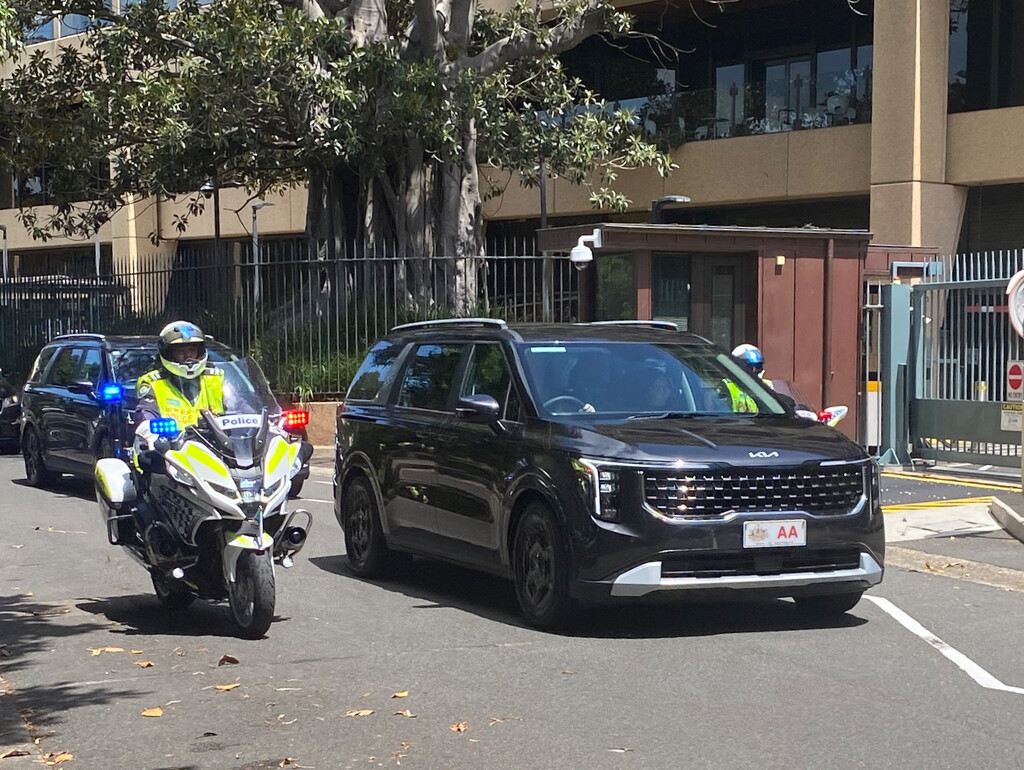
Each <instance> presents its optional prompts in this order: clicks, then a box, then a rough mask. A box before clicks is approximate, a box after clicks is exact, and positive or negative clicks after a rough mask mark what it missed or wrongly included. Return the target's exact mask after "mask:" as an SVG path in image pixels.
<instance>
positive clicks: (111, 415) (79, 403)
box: [21, 334, 313, 496]
mask: <svg viewBox="0 0 1024 770" xmlns="http://www.w3.org/2000/svg"><path fill="white" fill-rule="evenodd" d="M207 349H208V351H209V356H210V362H211V363H213V364H219V363H223V362H225V361H233V360H236V359H237V358H238V357H237V356H236V355H235V353H234V352H232V350H231V349H230V348H229V347H228V346H227V345H224V344H222V343H219V342H215V341H212V340H211V341H210V342H209V344H208V345H207ZM158 358H159V353H158V351H157V338H156V337H153V336H148V337H141V336H140V337H135V336H114V335H100V334H73V335H65V336H62V337H57V338H56V339H54V340H53V341H52V342H51V343H50V344H49V345H46V346H45V347H44V348H43V349H42V351H41V352H40V353H39V356H38V357H37V358H36V361H35V364H34V365H33V366H32V370H31V372H30V373H29V376H28V380H27V382H26V383H25V388H24V391H23V393H22V404H21V411H22V418H21V419H22V428H21V449H22V454H23V455H24V457H25V475H26V477H27V478H28V481H29V483H31V484H34V485H36V486H45V485H47V484H49V483H51V482H52V481H53V480H54V479H55V478H56V476H58V475H59V474H60V473H70V474H74V475H76V476H84V477H90V478H91V477H92V472H93V465H94V464H95V462H96V459H97V458H100V457H113V456H115V454H116V453H117V451H118V448H119V447H126V446H130V445H131V442H132V437H133V436H134V434H135V425H134V424H133V423H132V413H133V412H134V411H135V406H136V404H137V403H138V399H137V397H136V395H135V383H136V380H138V378H139V377H140V376H141V375H143V374H146V373H147V372H150V371H152V370H153V369H155V368H157V366H158V365H159V361H158ZM110 384H117V385H120V386H121V388H122V396H121V398H120V400H119V401H118V402H116V403H114V404H110V403H106V402H105V401H104V399H103V388H104V386H105V385H110ZM260 389H261V390H265V391H266V393H267V397H268V398H271V397H270V395H269V394H270V390H269V386H266V384H265V383H263V384H262V387H261V388H260ZM266 406H267V408H268V409H271V410H275V409H276V410H277V411H278V412H280V407H279V406H278V405H277V404H276V403H267V404H266ZM295 438H296V440H304V439H305V433H304V431H303V432H302V434H301V435H297V436H296V437H295ZM303 444H304V446H303V450H302V456H303V458H304V460H303V468H302V470H301V471H300V472H299V473H298V474H297V475H296V476H295V478H293V479H292V495H293V496H295V495H298V493H299V490H300V489H301V488H302V484H303V481H304V480H305V479H306V478H307V477H308V475H309V465H308V460H309V456H310V455H311V454H312V451H313V447H312V445H310V444H308V442H305V441H303Z"/></svg>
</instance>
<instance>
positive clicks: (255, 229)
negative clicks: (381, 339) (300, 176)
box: [252, 201, 274, 307]
mask: <svg viewBox="0 0 1024 770" xmlns="http://www.w3.org/2000/svg"><path fill="white" fill-rule="evenodd" d="M273 205H274V204H273V203H267V202H266V201H260V202H259V203H254V204H252V266H253V276H252V302H253V306H254V307H255V306H256V305H258V304H259V301H260V235H259V226H258V222H257V218H256V212H257V211H259V210H260V209H262V208H264V207H265V206H273Z"/></svg>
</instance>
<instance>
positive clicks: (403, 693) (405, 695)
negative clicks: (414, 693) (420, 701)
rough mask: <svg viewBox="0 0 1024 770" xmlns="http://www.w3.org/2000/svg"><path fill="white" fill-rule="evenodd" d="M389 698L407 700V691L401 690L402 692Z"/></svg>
mask: <svg viewBox="0 0 1024 770" xmlns="http://www.w3.org/2000/svg"><path fill="white" fill-rule="evenodd" d="M391 697H392V698H408V697H409V691H408V690H402V692H396V693H395V694H394V695H392V696H391Z"/></svg>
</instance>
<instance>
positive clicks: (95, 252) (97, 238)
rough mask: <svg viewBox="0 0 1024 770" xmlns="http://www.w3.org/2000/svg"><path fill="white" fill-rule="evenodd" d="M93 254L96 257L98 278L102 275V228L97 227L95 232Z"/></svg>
mask: <svg viewBox="0 0 1024 770" xmlns="http://www.w3.org/2000/svg"><path fill="white" fill-rule="evenodd" d="M92 240H93V255H94V256H95V258H96V278H97V279H99V277H100V229H99V228H98V227H97V228H96V232H95V233H93V236H92Z"/></svg>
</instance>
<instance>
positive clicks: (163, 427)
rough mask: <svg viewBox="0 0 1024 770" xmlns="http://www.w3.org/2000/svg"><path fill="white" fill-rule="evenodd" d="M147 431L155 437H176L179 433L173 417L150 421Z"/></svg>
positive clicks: (176, 422)
mask: <svg viewBox="0 0 1024 770" xmlns="http://www.w3.org/2000/svg"><path fill="white" fill-rule="evenodd" d="M149 429H150V431H152V433H153V434H154V435H157V436H177V435H178V433H179V432H180V431H179V430H178V421H177V420H175V419H174V418H173V417H160V418H159V419H156V420H150V421H149Z"/></svg>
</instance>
